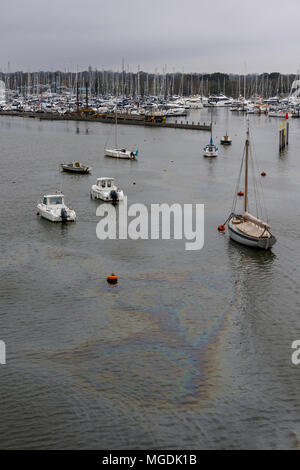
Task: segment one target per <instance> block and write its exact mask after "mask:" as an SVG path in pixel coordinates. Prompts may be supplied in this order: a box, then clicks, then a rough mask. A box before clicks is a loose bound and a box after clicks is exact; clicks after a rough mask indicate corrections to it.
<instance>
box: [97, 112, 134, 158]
mask: <svg viewBox="0 0 300 470" xmlns="http://www.w3.org/2000/svg"><path fill="white" fill-rule="evenodd" d="M115 115H116V123H115V148H105V149H104V155H105V157H113V158H123V159H126V160H136V159H137V156H138V150H128V149H126V148H125V147H121V148H119V147H118V115H117V109H115Z"/></svg>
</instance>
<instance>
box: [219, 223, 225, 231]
mask: <svg viewBox="0 0 300 470" xmlns="http://www.w3.org/2000/svg"><path fill="white" fill-rule="evenodd" d="M218 230H219V232H225V230H226V227H225V225H219V226H218Z"/></svg>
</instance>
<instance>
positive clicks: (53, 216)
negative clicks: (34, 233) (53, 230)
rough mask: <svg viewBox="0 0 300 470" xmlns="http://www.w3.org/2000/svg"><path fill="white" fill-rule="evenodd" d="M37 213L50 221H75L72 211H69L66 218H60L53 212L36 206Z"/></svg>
mask: <svg viewBox="0 0 300 470" xmlns="http://www.w3.org/2000/svg"><path fill="white" fill-rule="evenodd" d="M37 208H38V211H39V215H40V216H41V217H42V218H43V219H46V220H49V221H50V222H75V221H76V214H75V212H74V211H70V212H69V214H68V217H67V218H66V219H64V220H63V219H62V217H61V216H60V215H57V214H54V213H53V212H51V211H47V210H45V209H43V208H42V207H41V206H39V205H38V206H37Z"/></svg>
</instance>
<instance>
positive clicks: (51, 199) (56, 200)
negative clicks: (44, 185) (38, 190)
mask: <svg viewBox="0 0 300 470" xmlns="http://www.w3.org/2000/svg"><path fill="white" fill-rule="evenodd" d="M43 204H45V205H46V206H57V205H63V204H64V196H63V194H48V195H46V196H44V197H43Z"/></svg>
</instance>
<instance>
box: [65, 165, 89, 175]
mask: <svg viewBox="0 0 300 470" xmlns="http://www.w3.org/2000/svg"><path fill="white" fill-rule="evenodd" d="M61 168H62V170H63V171H65V172H67V173H77V174H80V175H87V174H88V173H90V171H91V169H90V168H68V167H65V166H63V165H62V166H61Z"/></svg>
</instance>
